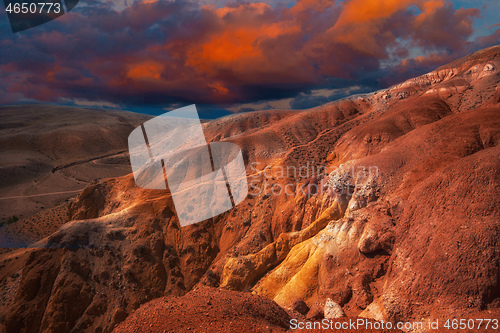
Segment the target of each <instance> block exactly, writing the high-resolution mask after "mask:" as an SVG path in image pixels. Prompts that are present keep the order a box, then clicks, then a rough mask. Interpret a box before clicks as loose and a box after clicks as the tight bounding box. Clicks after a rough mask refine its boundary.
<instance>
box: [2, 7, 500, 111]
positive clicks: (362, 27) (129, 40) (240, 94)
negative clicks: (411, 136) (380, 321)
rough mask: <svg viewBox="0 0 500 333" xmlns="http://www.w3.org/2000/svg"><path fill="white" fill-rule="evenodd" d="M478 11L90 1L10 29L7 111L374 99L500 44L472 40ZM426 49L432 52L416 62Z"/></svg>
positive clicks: (5, 64)
mask: <svg viewBox="0 0 500 333" xmlns="http://www.w3.org/2000/svg"><path fill="white" fill-rule="evenodd" d="M415 8H418V10H415ZM478 15H479V11H478V10H476V9H455V8H453V6H452V3H451V2H446V1H439V0H405V1H387V2H383V3H381V2H380V1H371V0H350V1H346V2H338V3H336V2H334V1H330V0H300V1H298V2H297V3H296V4H295V5H294V6H291V7H285V6H281V5H278V6H275V7H271V6H269V5H267V4H264V3H233V4H228V5H226V6H225V7H222V8H215V7H213V6H200V5H196V4H195V3H190V2H185V1H173V2H167V1H145V2H135V3H134V4H133V5H131V6H129V7H127V8H125V9H123V10H115V9H113V8H111V7H109V5H108V4H106V3H104V2H99V1H88V2H85V4H82V5H79V6H77V7H76V8H75V9H74V11H73V12H70V13H68V14H66V15H64V16H62V17H61V18H60V19H58V20H55V21H52V22H49V23H47V24H45V25H42V26H40V27H37V28H34V29H30V30H27V31H25V32H22V33H18V34H12V33H7V32H5V30H2V31H4V32H3V33H2V35H1V36H0V46H1V49H0V59H2V62H1V63H0V80H1V83H0V103H12V102H15V101H22V100H38V101H52V102H58V101H61V100H62V99H64V100H72V99H85V100H90V101H93V100H95V101H105V102H111V103H118V104H122V105H155V104H158V105H161V104H163V105H165V104H175V103H180V104H190V103H199V104H230V103H244V102H251V101H256V100H271V99H280V98H290V97H295V98H294V99H293V100H292V102H291V103H292V104H293V105H292V107H297V108H304V107H309V106H315V105H317V103H323V102H325V101H328V100H332V99H336V98H337V97H340V98H341V97H343V96H342V94H343V93H342V92H336V93H334V94H333V95H332V96H323V95H321V96H318V95H311V94H308V93H307V92H308V91H311V89H313V87H314V89H318V88H328V89H339V88H345V87H350V86H353V85H357V86H359V87H363V88H362V90H363V92H364V91H365V90H367V89H371V88H373V89H376V88H379V87H381V86H384V85H387V84H390V83H395V82H392V81H393V80H395V79H398V80H399V79H405V78H408V77H410V76H412V75H415V74H421V73H422V72H423V70H427V69H432V68H433V67H435V66H437V65H440V64H442V63H443V61H447V60H448V59H450V58H451V57H456V56H457V55H461V54H462V53H467V52H469V51H471V50H473V49H474V48H476V49H477V48H479V47H481V46H482V45H484V44H488V43H491V42H492V39H494V38H495V37H494V36H493V37H491V36H490V37H484V38H483V39H481V40H478V41H476V42H471V41H469V39H470V36H471V35H472V33H473V29H472V23H473V19H474V18H475V17H477V16H478ZM4 27H5V22H0V28H1V29H3V28H4ZM497 40H498V39H497ZM412 51H413V52H412ZM415 52H416V53H419V52H420V54H421V55H419V56H413V58H409V57H411V55H412V54H415ZM407 58H409V59H407ZM383 64H385V65H384V66H382V65H383ZM377 78H381V80H379V81H377ZM342 82H343V83H342ZM343 84H344V85H343ZM214 112H215V111H214ZM217 112H221V111H217ZM224 112H226V111H224Z"/></svg>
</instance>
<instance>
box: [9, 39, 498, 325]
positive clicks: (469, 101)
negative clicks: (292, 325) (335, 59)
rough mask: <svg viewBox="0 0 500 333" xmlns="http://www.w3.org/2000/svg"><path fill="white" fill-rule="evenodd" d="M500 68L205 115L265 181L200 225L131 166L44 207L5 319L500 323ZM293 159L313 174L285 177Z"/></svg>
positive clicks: (475, 60) (15, 276)
mask: <svg viewBox="0 0 500 333" xmlns="http://www.w3.org/2000/svg"><path fill="white" fill-rule="evenodd" d="M499 69H500V47H498V46H497V47H493V48H490V49H486V50H483V51H480V52H478V53H475V54H473V55H471V56H468V57H465V58H463V59H460V60H457V61H455V62H454V63H452V64H450V65H447V66H444V67H442V68H440V69H437V70H436V71H433V72H431V73H429V74H426V75H424V76H421V77H418V78H415V79H412V80H409V81H407V82H405V83H402V84H400V85H398V86H394V87H391V88H389V89H386V90H383V91H379V92H375V93H372V94H367V95H363V96H354V97H351V98H347V99H344V100H341V101H337V102H332V103H329V104H326V105H323V106H321V107H317V108H314V109H311V110H306V111H263V112H255V113H247V114H237V115H233V116H230V117H224V118H221V119H218V120H214V121H211V122H208V123H205V124H204V127H205V133H206V135H207V139H208V140H209V141H231V142H235V143H237V144H238V145H239V146H240V147H241V148H242V149H243V152H244V158H245V161H246V162H247V165H248V167H247V174H248V177H249V178H248V179H249V182H250V184H251V185H252V186H251V188H250V189H249V190H250V194H249V195H248V196H247V198H246V200H245V201H243V202H242V203H241V204H239V205H238V206H237V207H235V208H234V209H233V210H231V211H228V212H226V213H224V214H221V215H220V216H217V217H215V218H213V219H210V220H207V221H204V222H201V223H198V224H195V225H191V226H187V227H183V228H181V227H180V226H179V223H178V220H177V217H176V213H175V208H174V206H173V202H172V200H171V197H170V194H169V193H166V192H164V191H152V190H145V189H141V188H138V187H137V186H136V185H135V183H134V180H133V177H132V175H126V176H122V177H115V178H107V179H101V180H97V181H94V182H92V183H90V184H89V185H87V187H86V189H85V190H84V191H82V192H81V193H80V194H79V195H78V196H77V197H76V198H75V199H74V200H71V201H70V202H68V203H67V209H66V213H67V222H66V220H62V219H60V218H55V217H56V216H57V211H56V212H53V213H50V214H52V215H50V214H49V213H47V215H44V216H53V217H54V221H53V224H51V222H50V221H51V219H50V218H47V219H46V220H45V222H43V223H41V224H40V225H46V226H45V227H41V229H44V230H47V231H46V232H41V231H40V232H39V235H38V236H37V235H36V233H35V234H34V235H33V237H32V239H33V240H37V241H38V242H37V243H35V245H34V246H35V247H36V248H28V249H17V250H11V251H9V252H8V253H4V254H3V255H1V256H0V295H1V296H2V298H1V301H0V331H1V330H3V331H5V332H9V333H10V332H33V331H43V332H69V331H74V332H82V331H84V332H111V331H113V329H115V328H116V330H121V331H123V330H127V329H129V330H136V331H147V330H149V329H150V328H151V327H155V328H156V327H158V328H159V329H165V330H167V331H168V329H170V328H168V327H166V326H158V325H163V324H162V322H163V321H165V322H166V323H168V324H172V325H176V326H174V328H178V329H180V328H181V326H180V325H182V327H183V328H186V329H187V328H188V327H191V326H190V325H193V326H194V325H195V324H196V325H200V326H199V328H200V329H202V330H203V329H206V330H207V331H209V330H210V329H215V330H218V328H217V329H216V328H215V327H223V328H221V330H224V329H226V328H230V329H233V330H237V329H238V330H240V329H242V327H241V326H238V325H243V322H246V323H247V324H248V325H255V326H254V329H255V330H266V329H267V327H269V328H270V329H271V330H276V331H279V330H281V329H284V328H285V327H284V326H283V325H282V324H283V322H287V321H288V319H287V318H289V317H292V318H295V316H297V317H296V318H300V316H305V317H308V318H321V316H323V315H324V313H325V311H324V307H325V304H326V303H327V299H330V300H331V301H333V302H335V303H337V304H338V305H339V306H340V307H341V309H342V311H343V312H344V313H345V315H346V316H347V317H348V318H370V319H372V320H384V321H393V322H396V321H417V320H418V321H420V320H425V321H427V320H429V319H431V320H435V319H439V320H440V321H441V320H443V319H447V318H467V319H468V318H479V317H480V316H485V318H498V317H499V311H498V309H499V308H500V209H499V207H500V145H499V143H500V87H499V82H500V71H499ZM307 162H309V164H307ZM252 163H257V165H256V166H255V165H254V167H252V166H251V165H252ZM290 166H295V167H297V168H299V167H301V166H302V167H304V168H305V167H306V166H308V167H309V173H308V174H307V175H305V176H304V177H301V176H300V175H296V176H295V177H294V176H293V175H292V174H289V177H283V176H282V174H281V173H280V169H281V168H282V167H284V168H286V167H290ZM312 166H316V167H317V166H324V167H325V168H326V171H325V172H324V173H320V174H315V173H313V172H312V170H311V168H312ZM362 166H363V167H366V168H367V169H369V168H370V167H371V168H372V169H369V171H370V172H366V173H365V174H363V173H361V172H359V170H361V169H360V167H362ZM285 170H286V169H285ZM352 170H355V172H354V173H353V172H352ZM375 171H378V172H375ZM286 184H290V186H289V187H288V189H289V190H290V192H289V195H285V194H281V195H271V194H270V193H271V191H273V190H274V191H275V193H276V191H277V190H279V188H280V187H283V186H285V185H286ZM347 188H348V189H349V191H342V189H344V190H345V189H347ZM257 192H260V193H257ZM60 209H63V208H60ZM42 213H43V212H42ZM54 214H56V215H54ZM36 219H37V217H33V218H32V221H36ZM19 222H21V221H19ZM16 223H17V222H16ZM14 225H15V224H13V226H14ZM59 226H61V227H60V228H59V229H57V228H58V227H59ZM19 229H20V230H22V228H19ZM56 229H57V230H56ZM203 286H209V287H214V288H222V289H224V290H217V289H215V290H214V289H206V288H205V287H203ZM193 289H196V290H195V291H193V292H191V293H190V291H191V290H193ZM240 291H241V292H247V293H243V294H242V293H240ZM250 291H251V292H252V293H253V294H256V295H250V294H249V293H248V292H250ZM183 295H185V296H183ZM211 295H220V300H219V298H217V297H213V299H214V302H213V304H212V306H213V309H212V308H209V309H203V306H202V305H203V304H204V303H203V302H205V303H206V300H207V297H208V298H210V297H211ZM257 295H260V296H262V297H265V298H267V299H269V300H273V301H274V302H275V303H276V304H277V305H278V306H280V307H281V308H283V309H291V308H296V309H301V311H302V312H303V314H302V315H299V314H298V313H296V312H292V311H289V310H287V311H288V312H284V311H283V310H281V309H280V308H279V307H278V306H277V305H276V304H275V303H272V302H270V301H264V300H263V299H262V298H261V297H258V296H257ZM162 297H167V298H162ZM177 297H180V298H177ZM150 301H152V302H151V303H148V302H150ZM211 302H212V301H211ZM144 303H148V304H146V305H144V306H143V307H141V305H142V304H144ZM303 303H305V306H304V304H303ZM167 304H170V305H175V306H172V307H170V308H168V309H166V307H168V306H167ZM242 304H243V305H242ZM245 304H248V305H249V306H248V307H245ZM297 304H302V307H301V306H298V307H297ZM259 307H262V309H259ZM200 308H201V309H200ZM137 309H139V310H137ZM224 309H225V310H226V311H225V313H228V315H227V318H224V317H223V315H222V314H221V313H222V312H224V311H223V310H224ZM266 309H267V310H266ZM263 310H265V311H263ZM191 311H198V312H200V311H201V312H200V313H207V315H206V316H205V317H206V320H205V319H199V320H198V321H195V320H194V319H192V318H191V319H190V318H188V313H189V312H191ZM203 311H206V312H203ZM268 312H270V313H273V315H272V316H270V317H269V316H266V314H267V313H268ZM152 314H154V316H153V315H152ZM287 316H289V317H287ZM478 316H479V317H478ZM127 317H128V319H127V320H126V321H124V320H125V319H126V318H127ZM151 317H154V318H164V319H162V320H161V321H159V320H156V321H155V320H154V319H153V318H151ZM148 318H150V319H148ZM201 318H204V317H203V316H202V317H201ZM241 318H245V320H243V321H242V320H241ZM210 320H212V322H210ZM228 320H229V321H228ZM341 320H342V319H341ZM231 321H232V322H233V323H231V324H230V322H231ZM122 322H123V323H122ZM120 323H122V324H120ZM117 325H118V326H117ZM150 325H153V326H150ZM217 325H222V326H217ZM224 325H226V326H224ZM231 325H234V326H231ZM195 329H196V328H195V327H193V330H195ZM159 331H160V332H161V330H159ZM176 331H182V330H176Z"/></svg>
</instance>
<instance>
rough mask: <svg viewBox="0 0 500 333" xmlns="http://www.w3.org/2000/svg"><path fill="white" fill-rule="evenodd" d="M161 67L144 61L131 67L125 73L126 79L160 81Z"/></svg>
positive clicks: (155, 63)
mask: <svg viewBox="0 0 500 333" xmlns="http://www.w3.org/2000/svg"><path fill="white" fill-rule="evenodd" d="M162 71H163V65H162V64H160V63H157V62H154V61H145V62H143V63H140V64H136V65H132V66H131V67H130V69H129V70H128V72H127V77H128V78H131V79H134V80H160V79H161V72H162Z"/></svg>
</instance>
